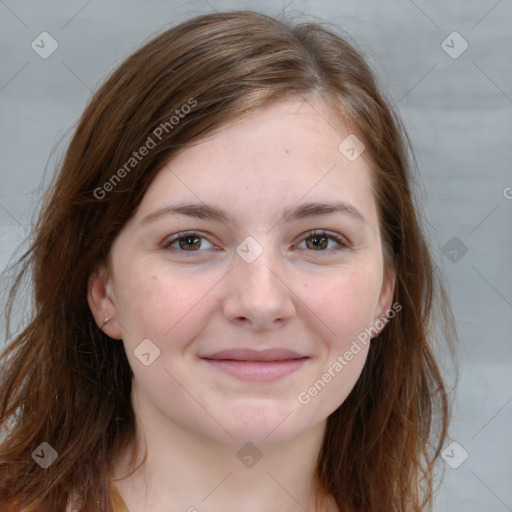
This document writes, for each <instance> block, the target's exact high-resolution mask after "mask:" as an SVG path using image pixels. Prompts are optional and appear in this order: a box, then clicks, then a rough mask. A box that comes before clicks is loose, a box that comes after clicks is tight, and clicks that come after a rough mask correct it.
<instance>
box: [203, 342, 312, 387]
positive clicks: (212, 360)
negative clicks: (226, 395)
mask: <svg viewBox="0 0 512 512" xmlns="http://www.w3.org/2000/svg"><path fill="white" fill-rule="evenodd" d="M201 359H203V360H204V361H206V362H207V363H208V364H209V365H211V366H213V367H214V368H216V369H217V370H219V371H221V372H223V373H227V374H228V375H231V376H233V377H236V378H238V379H240V380H245V381H253V382H271V381H274V380H278V379H281V378H283V377H286V376H287V375H290V374H291V373H293V372H295V371H297V370H298V369H299V368H301V367H302V366H303V364H304V363H305V362H306V361H307V360H308V359H309V357H307V356H304V355H302V354H299V353H297V352H294V351H293V350H287V349H266V350H252V349H233V350H221V351H220V352H215V353H212V354H207V355H205V356H202V358H201Z"/></svg>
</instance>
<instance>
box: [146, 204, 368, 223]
mask: <svg viewBox="0 0 512 512" xmlns="http://www.w3.org/2000/svg"><path fill="white" fill-rule="evenodd" d="M333 213H341V214H343V215H347V216H349V217H352V218H353V219H354V220H358V221H360V222H363V223H364V224H368V222H367V221H366V219H365V218H364V216H363V214H362V213H361V212H360V211H359V210H358V209H357V208H355V207H354V206H352V205H350V204H348V203H344V202H343V201H337V202H334V203H314V202H309V203H303V204H301V205H299V206H295V207H293V208H290V209H285V210H284V211H283V212H282V215H281V216H282V219H283V220H284V221H285V222H293V221H295V220H299V219H305V218H307V217H316V216H321V215H330V214H333ZM165 215H185V216H187V217H194V218H198V219H206V220H216V221H219V222H225V223H229V222H231V221H232V218H231V217H230V216H229V215H228V214H227V213H226V212H225V211H224V210H222V209H221V208H218V207H216V206H212V205H208V204H205V203H183V204H175V205H172V204H171V205H168V206H163V207H162V208H158V209H157V210H155V211H153V212H151V213H150V214H148V215H146V216H145V217H144V218H143V219H142V220H141V222H140V223H141V224H146V223H148V222H150V221H152V220H155V219H157V218H160V217H162V216H165Z"/></svg>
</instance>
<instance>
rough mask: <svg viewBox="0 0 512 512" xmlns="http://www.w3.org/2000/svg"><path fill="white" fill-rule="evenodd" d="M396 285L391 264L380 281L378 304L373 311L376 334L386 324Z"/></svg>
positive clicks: (394, 270)
mask: <svg viewBox="0 0 512 512" xmlns="http://www.w3.org/2000/svg"><path fill="white" fill-rule="evenodd" d="M395 284H396V268H395V266H394V265H393V264H389V265H388V266H387V267H386V268H385V270H384V278H383V280H382V288H381V291H380V297H379V302H378V303H377V309H376V311H375V316H376V319H374V322H373V325H374V326H375V327H374V329H375V330H376V331H377V334H378V333H379V332H380V331H382V329H384V327H385V325H386V323H387V322H388V321H389V318H387V317H388V312H389V311H390V310H391V311H393V309H392V307H391V306H392V305H393V296H394V294H395ZM379 319H380V320H379Z"/></svg>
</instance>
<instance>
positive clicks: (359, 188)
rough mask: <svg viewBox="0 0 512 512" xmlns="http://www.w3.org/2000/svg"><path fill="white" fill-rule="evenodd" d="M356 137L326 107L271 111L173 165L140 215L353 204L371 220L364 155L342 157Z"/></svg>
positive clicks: (294, 104)
mask: <svg viewBox="0 0 512 512" xmlns="http://www.w3.org/2000/svg"><path fill="white" fill-rule="evenodd" d="M350 134H351V131H350V128H349V127H348V126H347V125H345V124H343V122H342V121H341V119H340V118H339V117H336V116H334V115H333V114H332V112H330V111H329V109H328V107H327V105H326V104H324V103H321V102H314V103H313V102H312V101H309V100H308V101H306V100H304V99H302V98H292V99H287V100H283V101H280V102H276V103H273V104H271V105H268V106H265V107H264V108H260V109H258V110H256V111H254V112H252V113H251V114H250V115H248V116H246V117H244V118H243V119H241V120H238V121H236V122H234V123H232V124H230V125H227V126H225V127H223V128H221V129H220V130H218V131H217V132H215V133H214V134H212V135H210V136H209V137H207V138H205V139H203V140H201V141H200V142H199V143H197V144H195V145H193V146H191V147H189V148H187V149H185V150H184V151H182V152H181V153H179V154H178V155H176V156H175V157H174V158H172V159H171V160H170V161H169V162H168V163H167V165H165V166H164V167H163V168H162V170H161V171H160V172H159V173H158V174H157V176H156V177H155V179H154V181H153V183H152V184H151V185H150V187H149V189H148V191H147V192H146V195H145V197H144V199H143V201H142V204H141V206H140V212H139V214H140V215H145V214H147V213H148V211H149V210H150V209H151V208H158V207H162V206H164V205H165V204H166V203H168V202H169V201H171V200H174V199H176V198H179V199H180V200H183V201H195V202H205V203H208V204H212V203H214V204H217V205H223V209H227V210H231V209H234V210H236V211H238V212H239V214H242V213H243V212H245V213H246V214H249V213H250V212H252V213H254V212H256V211H258V212H259V214H260V215H266V214H269V215H270V214H274V213H277V211H279V212H281V211H282V209H283V206H284V207H286V206H292V205H294V204H296V203H298V202H301V201H303V202H306V201H308V202H309V201H331V202H335V201H347V202H349V203H351V204H354V206H356V207H357V208H358V209H359V210H364V211H366V214H367V215H366V216H367V217H369V218H371V217H373V216H376V207H375V204H374V202H375V201H374V198H373V192H372V183H371V169H370V166H369V165H368V163H367V160H366V158H365V156H366V155H364V153H363V155H362V156H361V157H359V158H357V159H356V160H354V161H350V160H349V159H347V157H346V156H345V155H344V154H342V152H340V150H339V145H340V143H341V142H342V141H343V140H344V139H345V138H346V137H347V136H349V135H350ZM140 215H139V216H140Z"/></svg>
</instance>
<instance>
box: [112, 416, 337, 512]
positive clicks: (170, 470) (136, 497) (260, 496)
mask: <svg viewBox="0 0 512 512" xmlns="http://www.w3.org/2000/svg"><path fill="white" fill-rule="evenodd" d="M137 412H138V413H139V414H137ZM140 413H142V414H140ZM135 416H136V417H137V418H139V423H138V424H137V445H138V446H139V447H140V450H139V453H138V454H137V458H136V460H135V464H134V465H133V467H132V466H131V465H130V456H131V449H132V448H133V446H132V447H130V448H129V449H128V450H126V451H125V452H124V453H123V454H121V456H120V457H119V459H118V460H117V461H116V464H115V466H114V467H115V469H114V475H113V477H114V484H115V486H116V487H117V489H118V491H119V494H120V495H121V497H122V498H123V501H124V502H125V504H126V507H127V508H128V510H129V512H142V511H143V510H151V511H154V512H164V511H165V512H170V511H171V512H174V511H180V512H183V511H187V512H203V511H205V510H208V511H209V512H221V511H222V512H225V511H226V510H230V509H233V508H236V510H239V511H240V512H261V510H266V511H268V512H274V511H275V512H277V511H279V512H296V511H297V510H301V509H302V510H308V511H315V512H320V511H322V512H324V511H325V512H327V511H329V512H333V511H337V510H338V509H337V507H336V505H335V503H334V500H333V498H332V497H331V496H329V495H328V493H327V492H325V490H324V489H323V487H322V485H321V484H320V481H319V479H318V478H317V476H316V463H317V459H318V454H319V452H320V448H321V444H322V440H323V435H324V432H325V421H324V422H322V423H319V424H318V425H317V426H316V427H315V428H314V429H312V430H310V431H308V432H306V433H304V434H302V435H301V436H299V437H297V438H295V439H293V440H291V441H289V442H287V443H280V444H260V445H258V446H257V447H254V445H247V443H238V444H237V443H233V444H227V443H225V442H220V441H218V440H215V439H213V438H206V437H204V436H201V435H198V434H197V433H193V432H189V431H186V430H184V429H182V428H180V427H179V426H178V425H176V424H174V423H172V422H170V421H169V420H168V419H166V418H162V417H161V416H160V415H159V414H158V413H156V412H153V413H149V412H148V411H136V414H135ZM140 418H144V421H140ZM144 448H145V449H144ZM145 455H146V457H144V456H145ZM258 457H259V460H258ZM141 463H142V464H141ZM139 466H140V467H139ZM133 468H137V469H136V470H135V471H133ZM130 472H132V474H130ZM126 475H128V476H126ZM123 477H124V478H123Z"/></svg>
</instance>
